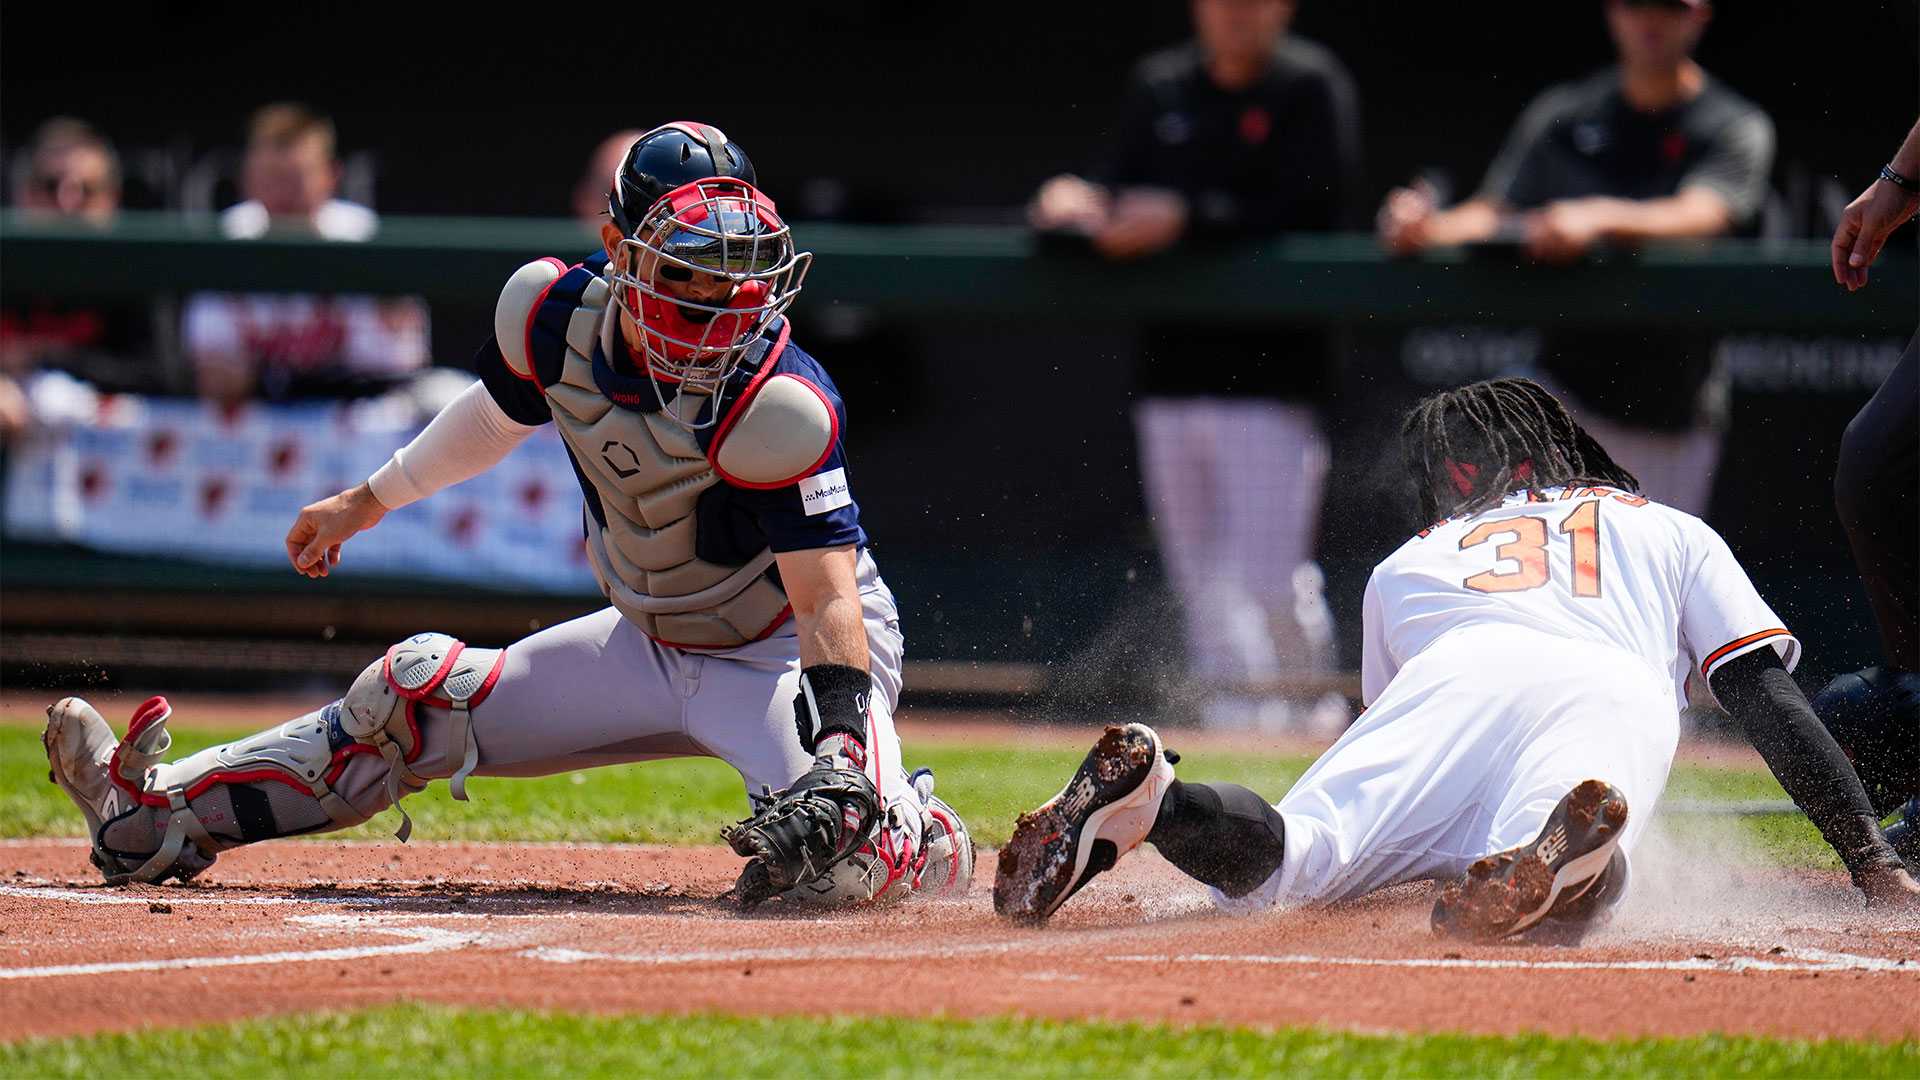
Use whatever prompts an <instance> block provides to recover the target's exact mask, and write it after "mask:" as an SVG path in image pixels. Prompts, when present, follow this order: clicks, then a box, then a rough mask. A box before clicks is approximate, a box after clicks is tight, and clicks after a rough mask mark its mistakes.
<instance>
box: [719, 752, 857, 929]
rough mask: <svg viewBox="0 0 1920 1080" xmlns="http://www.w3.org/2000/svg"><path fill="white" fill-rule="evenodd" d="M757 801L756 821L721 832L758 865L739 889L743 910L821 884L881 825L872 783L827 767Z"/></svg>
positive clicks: (817, 768) (851, 772) (742, 877)
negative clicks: (810, 884)
mask: <svg viewBox="0 0 1920 1080" xmlns="http://www.w3.org/2000/svg"><path fill="white" fill-rule="evenodd" d="M753 801H754V814H753V816H752V817H750V818H747V819H746V820H745V821H742V822H740V823H739V824H738V825H733V826H730V827H728V828H725V829H722V830H720V837H721V839H723V840H725V841H726V842H727V843H728V844H729V845H731V846H732V848H733V850H734V851H736V852H739V853H740V854H741V855H744V856H746V857H747V858H749V859H751V860H753V861H752V862H750V863H748V864H747V869H746V872H744V873H742V874H741V875H740V880H739V882H738V883H737V884H735V886H734V898H735V899H736V900H738V901H739V902H740V904H741V906H743V907H752V906H754V905H755V904H758V903H760V902H761V901H763V900H766V899H769V898H770V897H773V896H775V895H778V894H779V893H783V892H785V891H787V890H788V889H791V888H794V887H795V886H799V885H805V884H807V883H809V882H811V881H814V880H816V879H818V878H819V877H820V876H821V875H823V874H825V873H826V872H827V871H829V870H831V869H833V867H834V866H835V865H836V864H838V863H839V862H841V861H842V860H844V859H845V858H847V856H849V855H852V854H853V853H854V852H856V851H858V850H859V849H860V846H861V845H862V844H865V843H867V842H868V841H869V840H871V839H872V838H873V834H874V830H875V829H877V828H878V827H879V825H880V815H881V807H880V795H879V792H877V791H875V790H874V787H873V781H872V780H869V779H868V778H867V775H866V774H865V773H863V772H858V771H855V770H853V769H844V768H837V767H835V766H833V765H831V764H827V763H824V762H823V763H820V764H816V765H815V766H814V767H813V768H812V769H810V770H808V771H807V772H806V774H805V775H803V776H801V777H800V779H798V780H795V781H794V782H793V786H792V787H789V788H788V789H786V790H785V791H780V792H775V793H774V794H772V795H765V796H755V797H754V800H753ZM756 867H758V869H756Z"/></svg>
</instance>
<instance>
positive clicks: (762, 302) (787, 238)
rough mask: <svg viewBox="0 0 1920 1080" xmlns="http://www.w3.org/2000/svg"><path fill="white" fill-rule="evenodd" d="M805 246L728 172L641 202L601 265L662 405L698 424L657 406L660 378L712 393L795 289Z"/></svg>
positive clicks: (805, 261) (769, 205) (803, 269)
mask: <svg viewBox="0 0 1920 1080" xmlns="http://www.w3.org/2000/svg"><path fill="white" fill-rule="evenodd" d="M812 264H813V255H812V254H811V253H809V252H800V251H795V250H794V245H793V233H792V230H791V229H789V228H788V227H787V225H786V223H785V222H784V221H782V220H781V219H780V216H779V214H778V213H777V212H776V211H775V210H774V206H773V201H772V200H771V199H768V198H767V197H766V196H765V195H762V194H761V193H760V192H759V191H758V190H757V189H755V188H754V187H753V186H752V185H750V184H747V183H745V182H743V181H740V180H736V179H731V178H713V179H707V180H696V181H694V182H693V183H690V184H685V185H682V186H681V187H678V188H675V189H674V190H673V191H670V192H668V193H667V194H666V195H665V196H663V197H662V198H661V199H660V201H659V202H657V203H655V204H654V205H653V207H652V208H651V209H649V210H648V211H647V213H646V215H645V216H644V217H642V218H641V220H640V222H639V224H638V225H636V226H635V227H634V230H633V235H631V236H628V237H626V238H624V239H622V240H621V241H620V243H619V246H618V248H617V249H616V250H615V251H614V252H613V259H612V260H611V262H610V263H609V267H610V269H611V274H612V278H613V297H614V302H615V303H616V304H617V305H618V307H619V309H620V311H621V312H622V313H623V314H624V315H625V316H626V318H627V319H629V320H631V321H632V323H633V325H634V327H635V329H636V330H637V333H638V337H639V341H638V342H637V347H638V349H639V351H640V353H641V356H642V359H643V360H644V361H645V363H646V368H647V373H648V374H649V375H651V376H652V377H653V380H654V392H655V393H656V394H658V395H661V397H662V400H661V406H662V409H663V412H664V413H665V414H666V415H668V416H673V417H675V419H680V420H681V422H682V423H683V424H685V425H686V426H689V427H707V426H710V425H712V424H714V423H716V422H718V420H719V417H720V413H721V410H720V409H718V408H714V409H712V410H710V415H709V418H708V419H707V420H706V421H704V422H699V423H696V422H693V421H690V420H686V419H683V418H680V417H678V416H677V415H676V412H675V410H670V409H666V408H665V405H666V402H665V400H664V392H663V391H662V390H661V389H660V384H661V383H672V384H676V385H678V386H680V388H681V389H682V391H683V392H684V391H691V392H694V393H704V394H707V395H709V396H717V395H718V394H719V392H720V388H721V385H722V384H723V383H724V382H725V381H726V379H727V376H728V375H731V374H732V373H733V369H734V368H735V367H737V366H739V364H740V361H741V359H742V358H743V357H744V356H745V355H746V351H747V349H748V348H750V347H751V346H752V345H753V344H754V343H755V342H757V341H759V340H760V339H761V338H762V337H764V336H765V335H766V333H767V330H768V329H769V328H770V327H771V326H772V325H773V323H774V320H775V319H776V318H778V317H779V316H780V314H781V313H782V312H784V311H785V310H786V309H787V306H788V305H790V304H792V303H793V300H794V298H795V297H797V296H798V295H800V290H801V287H802V283H803V282H804V281H805V279H806V275H807V270H808V268H809V267H811V266H812Z"/></svg>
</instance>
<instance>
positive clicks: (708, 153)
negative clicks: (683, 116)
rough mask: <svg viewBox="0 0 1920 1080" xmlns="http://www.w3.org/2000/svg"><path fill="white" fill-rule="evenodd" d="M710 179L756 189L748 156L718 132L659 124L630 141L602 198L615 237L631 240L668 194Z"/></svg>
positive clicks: (689, 124)
mask: <svg viewBox="0 0 1920 1080" xmlns="http://www.w3.org/2000/svg"><path fill="white" fill-rule="evenodd" d="M710 177H728V178H731V179H736V180H739V181H741V182H743V183H745V184H748V185H750V186H755V187H757V186H759V185H758V184H757V183H756V182H755V180H754V176H753V162H751V161H748V160H747V152H746V151H745V150H742V149H740V144H738V143H736V142H733V141H732V140H730V139H728V138H727V135H726V133H725V132H723V131H721V130H720V129H719V128H717V127H714V126H713V125H712V124H700V123H695V122H693V121H691V120H675V121H674V122H673V123H671V124H662V125H660V126H659V127H657V128H654V129H653V130H652V131H649V132H647V133H646V134H645V135H642V136H640V138H638V139H636V140H634V143H633V146H632V147H630V148H629V149H628V150H627V156H626V157H624V158H622V159H621V161H620V171H619V172H618V173H617V174H616V175H615V176H614V181H613V187H612V189H611V190H609V191H608V193H607V210H608V211H609V212H610V213H611V214H612V215H613V223H614V225H615V226H616V227H617V228H619V230H620V235H622V236H632V235H633V230H634V228H635V226H637V225H639V224H640V221H641V219H642V218H644V217H646V216H647V211H648V210H649V209H651V208H652V206H653V204H654V203H657V202H659V201H660V199H661V197H662V196H664V195H666V194H667V192H669V191H673V190H675V189H676V188H679V187H681V186H682V185H685V184H690V183H692V182H694V181H695V180H705V179H708V178H710Z"/></svg>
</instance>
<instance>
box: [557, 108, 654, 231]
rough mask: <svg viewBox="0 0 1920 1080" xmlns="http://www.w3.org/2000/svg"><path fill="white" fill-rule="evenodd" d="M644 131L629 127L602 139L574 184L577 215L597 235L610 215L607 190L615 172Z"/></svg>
mask: <svg viewBox="0 0 1920 1080" xmlns="http://www.w3.org/2000/svg"><path fill="white" fill-rule="evenodd" d="M645 134H646V132H645V131H642V130H640V129H639V128H628V129H626V130H624V131H616V132H614V133H613V134H611V135H609V136H607V137H606V138H604V139H602V140H600V145H599V146H596V147H594V149H593V156H592V157H590V158H588V159H587V171H586V172H584V173H581V174H580V182H579V183H577V184H575V185H574V186H573V216H574V219H575V220H576V221H579V222H581V223H582V224H585V225H589V226H591V227H592V229H593V235H594V236H596V237H597V236H599V235H600V223H601V222H602V221H604V220H606V217H607V191H608V189H609V188H611V187H612V186H613V174H614V172H615V171H616V170H618V169H619V168H620V162H621V160H622V159H624V158H625V157H626V156H627V150H628V149H629V148H631V147H632V146H633V144H634V143H636V142H639V141H640V136H642V135H645Z"/></svg>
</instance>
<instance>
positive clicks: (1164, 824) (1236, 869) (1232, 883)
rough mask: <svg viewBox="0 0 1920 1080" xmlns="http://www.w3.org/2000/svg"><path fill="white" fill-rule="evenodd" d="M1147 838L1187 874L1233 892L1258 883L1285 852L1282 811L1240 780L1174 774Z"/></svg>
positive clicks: (1236, 894)
mask: <svg viewBox="0 0 1920 1080" xmlns="http://www.w3.org/2000/svg"><path fill="white" fill-rule="evenodd" d="M1147 842H1148V843H1150V844H1152V845H1153V846H1154V847H1155V848H1156V849H1158V850H1159V852H1160V854H1161V855H1163V856H1165V857H1166V860H1167V861H1168V862H1170V863H1172V864H1173V865H1175V866H1177V867H1179V868H1180V869H1181V870H1183V871H1185V872H1186V873H1187V876H1189V877H1192V878H1195V879H1197V880H1199V881H1202V882H1205V883H1206V884H1208V885H1211V886H1213V887H1214V888H1216V889H1219V890H1220V891H1221V892H1223V893H1226V894H1227V895H1228V896H1233V897H1240V896H1245V895H1247V894H1248V893H1250V892H1252V891H1253V890H1255V889H1257V888H1259V887H1260V885H1261V883H1262V882H1264V881H1266V880H1267V879H1268V878H1270V877H1272V876H1273V872H1274V871H1275V870H1278V869H1280V861H1281V859H1282V858H1284V857H1285V855H1286V853H1287V845H1286V826H1285V824H1284V823H1283V822H1282V821H1281V819H1280V813H1279V811H1277V810H1275V809H1274V808H1273V807H1271V806H1269V805H1267V800H1265V799H1263V798H1261V797H1260V796H1259V795H1257V794H1255V793H1254V792H1253V791H1251V790H1249V789H1247V788H1243V787H1241V786H1240V785H1238V784H1193V783H1182V782H1181V781H1179V780H1175V781H1174V782H1173V783H1172V784H1171V785H1170V786H1169V787H1168V788H1167V794H1166V796H1165V797H1164V798H1163V799H1161V801H1160V816H1159V817H1158V818H1156V819H1155V820H1154V823H1153V831H1152V832H1150V833H1148V834H1147Z"/></svg>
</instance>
